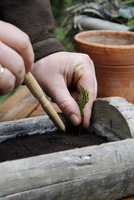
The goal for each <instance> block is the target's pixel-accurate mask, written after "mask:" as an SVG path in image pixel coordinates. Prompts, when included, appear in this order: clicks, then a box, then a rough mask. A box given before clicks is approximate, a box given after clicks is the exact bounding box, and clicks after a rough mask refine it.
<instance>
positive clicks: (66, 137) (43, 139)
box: [0, 127, 107, 162]
mask: <svg viewBox="0 0 134 200" xmlns="http://www.w3.org/2000/svg"><path fill="white" fill-rule="evenodd" d="M106 142H107V139H106V138H102V137H100V136H98V135H96V134H95V133H93V132H91V133H89V132H88V131H87V130H82V134H81V135H78V129H77V128H74V127H67V128H66V133H62V132H58V131H55V132H50V133H44V134H36V135H25V136H23V137H22V136H21V137H16V138H12V139H8V140H6V141H4V142H1V143H0V162H3V161H7V160H14V159H20V158H26V157H31V156H35V155H41V154H47V153H53V152H58V151H64V150H69V149H75V148H80V147H86V146H91V145H99V144H102V143H106Z"/></svg>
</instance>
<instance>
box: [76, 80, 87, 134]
mask: <svg viewBox="0 0 134 200" xmlns="http://www.w3.org/2000/svg"><path fill="white" fill-rule="evenodd" d="M80 88H81V92H80V94H79V98H78V106H79V108H80V112H81V124H80V127H79V135H80V133H81V129H82V124H83V120H84V110H83V109H84V107H85V105H86V103H87V102H88V101H89V92H88V91H87V89H86V88H84V87H83V86H82V84H81V83H80Z"/></svg>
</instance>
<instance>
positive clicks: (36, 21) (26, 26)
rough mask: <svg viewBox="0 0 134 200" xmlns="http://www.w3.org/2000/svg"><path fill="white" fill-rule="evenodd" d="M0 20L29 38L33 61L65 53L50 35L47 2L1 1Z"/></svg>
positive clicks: (50, 22)
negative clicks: (33, 56)
mask: <svg viewBox="0 0 134 200" xmlns="http://www.w3.org/2000/svg"><path fill="white" fill-rule="evenodd" d="M0 13H1V14H0V19H1V20H3V21H6V22H9V23H11V24H14V25H15V26H17V27H18V28H20V29H21V30H23V31H24V32H25V33H27V34H28V36H29V37H30V40H31V43H32V45H33V49H34V53H35V61H37V60H39V59H40V58H43V57H44V56H47V55H49V54H52V53H55V52H58V51H65V49H64V47H63V46H62V44H61V43H59V42H58V41H57V40H56V38H55V37H54V36H53V35H52V34H51V31H52V30H53V28H54V19H53V15H52V12H51V6H50V2H49V0H34V1H31V0H25V1H21V0H16V1H13V2H12V1H10V0H1V2H0Z"/></svg>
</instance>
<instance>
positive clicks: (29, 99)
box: [0, 86, 39, 122]
mask: <svg viewBox="0 0 134 200" xmlns="http://www.w3.org/2000/svg"><path fill="white" fill-rule="evenodd" d="M38 105H39V103H38V101H37V100H36V99H35V97H33V95H32V94H31V93H30V92H29V90H28V88H27V87H26V86H23V87H22V88H20V89H19V90H18V91H17V92H15V93H14V94H13V95H12V96H11V97H9V98H8V99H7V100H6V101H5V102H4V103H3V104H2V105H1V106H0V121H1V122H2V121H10V120H16V119H21V118H25V117H27V116H28V115H29V114H30V113H31V112H32V111H33V110H34V109H35V108H36V107H37V106H38Z"/></svg>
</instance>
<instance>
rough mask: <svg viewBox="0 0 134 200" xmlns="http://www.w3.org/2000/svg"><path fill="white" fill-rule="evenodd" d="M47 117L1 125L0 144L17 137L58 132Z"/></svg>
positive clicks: (2, 123)
mask: <svg viewBox="0 0 134 200" xmlns="http://www.w3.org/2000/svg"><path fill="white" fill-rule="evenodd" d="M56 129H57V128H56V126H55V125H54V124H53V122H52V121H51V120H50V119H49V117H48V116H47V115H44V116H38V117H30V118H25V119H20V120H14V121H9V122H1V123H0V142H1V141H4V140H6V139H8V138H13V137H16V136H17V135H22V136H23V135H26V134H29V135H31V134H32V135H33V134H37V133H45V132H49V131H53V130H56Z"/></svg>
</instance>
